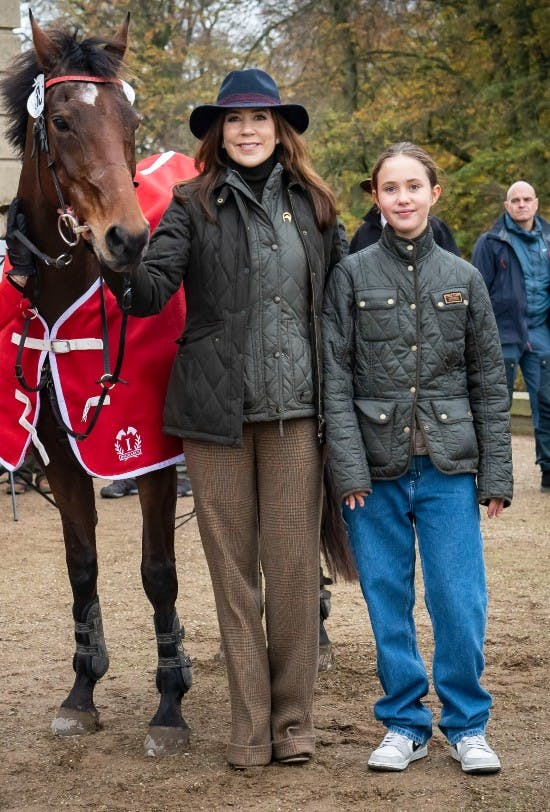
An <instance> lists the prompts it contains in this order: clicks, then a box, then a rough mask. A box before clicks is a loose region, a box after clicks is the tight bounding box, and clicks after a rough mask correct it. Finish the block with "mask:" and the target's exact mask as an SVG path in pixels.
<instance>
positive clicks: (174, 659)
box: [155, 612, 193, 694]
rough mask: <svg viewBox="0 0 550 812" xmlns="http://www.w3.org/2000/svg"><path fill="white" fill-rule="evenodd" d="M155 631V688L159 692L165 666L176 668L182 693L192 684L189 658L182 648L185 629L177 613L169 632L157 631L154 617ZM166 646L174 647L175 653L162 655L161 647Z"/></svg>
mask: <svg viewBox="0 0 550 812" xmlns="http://www.w3.org/2000/svg"><path fill="white" fill-rule="evenodd" d="M155 632H156V636H157V648H158V667H157V680H156V682H157V690H158V691H159V692H161V674H162V671H163V670H164V669H165V668H174V669H177V673H178V676H179V678H180V682H181V686H182V693H184V694H185V693H187V691H188V690H189V688H190V687H191V684H192V681H193V680H192V676H191V660H190V658H189V657H188V655H187V654H186V653H185V651H184V650H183V645H182V641H183V638H184V637H185V629H184V628H183V626H180V621H179V617H178V613H177V612H174V617H173V619H172V631H171V632H166V633H163V632H159V631H158V629H157V621H156V618H155ZM166 646H172V647H174V648H175V654H174V656H171V657H166V656H163V649H164V648H165V647H166Z"/></svg>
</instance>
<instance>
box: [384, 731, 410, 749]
mask: <svg viewBox="0 0 550 812" xmlns="http://www.w3.org/2000/svg"><path fill="white" fill-rule="evenodd" d="M404 738H406V736H402V735H401V733H396V731H395V730H389V731H388V732H387V733H386V735H385V736H384V738H383V739H382V742H381V743H380V746H381V747H384V746H385V745H386V744H391V745H392V746H393V747H397V745H398V744H399V743H400V742H401V741H402V740H403V739H404Z"/></svg>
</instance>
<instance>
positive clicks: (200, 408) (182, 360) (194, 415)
mask: <svg viewBox="0 0 550 812" xmlns="http://www.w3.org/2000/svg"><path fill="white" fill-rule="evenodd" d="M226 381H227V359H226V358H225V340H224V325H223V323H222V322H217V323H213V324H209V325H204V326H203V327H201V328H199V329H198V330H196V331H192V332H189V333H187V334H185V335H184V336H183V339H182V341H181V342H180V347H179V350H178V353H177V355H176V358H175V360H174V365H173V367H172V372H171V375H170V381H169V385H168V394H167V399H166V408H165V420H167V415H171V418H170V419H171V420H172V421H174V422H173V423H172V425H179V426H182V427H184V428H186V429H191V430H201V431H206V430H208V429H209V427H211V426H212V425H217V424H219V423H220V415H224V414H225V413H226V412H227V409H228V406H227V401H226V398H227V389H226Z"/></svg>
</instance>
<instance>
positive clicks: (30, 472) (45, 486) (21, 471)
mask: <svg viewBox="0 0 550 812" xmlns="http://www.w3.org/2000/svg"><path fill="white" fill-rule="evenodd" d="M33 484H34V487H35V488H36V489H37V490H38V491H40V493H44V494H48V493H51V492H52V489H51V488H50V483H49V482H48V478H47V476H46V472H45V470H44V466H43V465H42V463H40V462H37V461H36V460H35V458H34V456H33V455H32V454H30V453H29V454H27V456H26V457H25V459H24V460H23V462H22V464H21V465H20V466H19V468H18V469H17V470H16V471H14V472H13V488H14V492H15V493H16V494H21V493H26V491H28V490H29V488H30V487H31V485H33ZM6 493H9V494H11V482H9V481H8V484H7V485H6Z"/></svg>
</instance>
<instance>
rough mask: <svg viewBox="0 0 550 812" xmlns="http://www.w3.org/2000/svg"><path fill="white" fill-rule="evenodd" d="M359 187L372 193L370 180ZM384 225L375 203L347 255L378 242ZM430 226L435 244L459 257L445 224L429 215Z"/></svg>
mask: <svg viewBox="0 0 550 812" xmlns="http://www.w3.org/2000/svg"><path fill="white" fill-rule="evenodd" d="M359 185H360V187H361V188H362V189H363V190H364V191H365V192H367V193H368V194H369V195H370V194H371V193H372V181H371V179H370V178H367V179H366V180H363V181H361V183H360V184H359ZM385 224H386V218H385V217H384V216H383V215H382V214H381V212H380V209H379V208H378V206H377V205H376V203H375V204H374V205H372V206H371V207H370V209H369V210H368V212H367V213H366V214H365V216H364V217H363V222H362V223H361V225H360V226H359V228H358V229H357V231H356V232H355V234H354V235H353V237H352V238H351V242H350V246H349V253H350V254H355V252H356V251H360V250H361V249H362V248H367V246H369V245H372V244H373V243H375V242H378V240H379V239H380V237H381V235H382V229H383V228H384V226H385ZM430 225H431V227H432V231H433V235H434V240H435V241H436V243H437V244H438V245H440V246H441V247H442V248H445V250H447V251H450V252H451V253H452V254H456V255H457V257H459V256H460V251H459V248H458V246H457V244H456V242H455V239H454V237H453V233H452V231H451V229H450V228H449V226H448V225H447V223H445V222H444V221H443V220H440V219H439V217H436V216H435V215H433V214H430Z"/></svg>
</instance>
